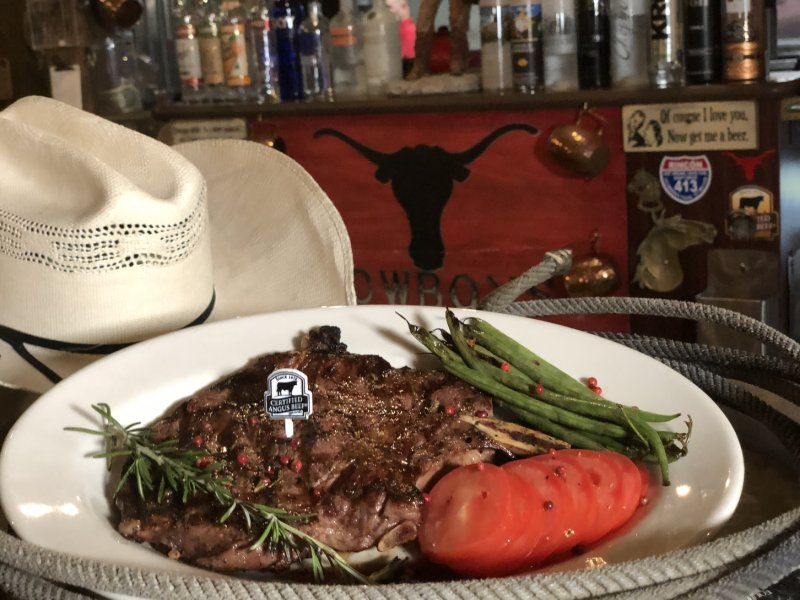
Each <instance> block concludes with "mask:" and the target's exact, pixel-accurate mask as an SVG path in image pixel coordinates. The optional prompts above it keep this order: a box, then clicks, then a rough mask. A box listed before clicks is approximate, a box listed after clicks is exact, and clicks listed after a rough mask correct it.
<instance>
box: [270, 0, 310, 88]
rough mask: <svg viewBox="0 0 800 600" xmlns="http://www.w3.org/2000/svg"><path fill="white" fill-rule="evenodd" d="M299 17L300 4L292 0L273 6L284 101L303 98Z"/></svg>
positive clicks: (280, 0)
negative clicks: (299, 49)
mask: <svg viewBox="0 0 800 600" xmlns="http://www.w3.org/2000/svg"><path fill="white" fill-rule="evenodd" d="M299 19H300V14H299V10H298V6H297V4H296V3H293V2H291V1H290V0H277V2H275V5H274V6H273V7H272V26H273V28H274V31H275V45H276V48H277V51H278V86H279V88H280V97H281V100H282V101H283V102H291V101H294V100H302V98H303V78H302V75H301V73H300V54H299V52H298V48H297V45H298V39H297V38H298V35H297V32H298V30H299V27H300V21H299Z"/></svg>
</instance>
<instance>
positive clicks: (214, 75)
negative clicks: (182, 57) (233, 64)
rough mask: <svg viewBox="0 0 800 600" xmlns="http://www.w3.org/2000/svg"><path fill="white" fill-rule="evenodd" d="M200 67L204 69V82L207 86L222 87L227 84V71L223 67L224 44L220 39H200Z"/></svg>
mask: <svg viewBox="0 0 800 600" xmlns="http://www.w3.org/2000/svg"><path fill="white" fill-rule="evenodd" d="M200 65H201V67H202V69H203V81H204V82H205V83H206V85H222V84H223V83H225V71H224V67H223V66H222V44H221V43H220V41H219V38H218V37H203V36H201V37H200Z"/></svg>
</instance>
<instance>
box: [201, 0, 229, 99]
mask: <svg viewBox="0 0 800 600" xmlns="http://www.w3.org/2000/svg"><path fill="white" fill-rule="evenodd" d="M221 20H222V17H221V15H220V9H219V1H218V0H201V2H200V6H199V10H198V26H197V31H198V36H199V38H200V67H201V70H202V72H203V85H204V86H205V93H204V94H203V99H204V100H209V101H211V102H218V101H221V100H224V99H225V91H226V90H225V70H224V68H223V66H222V41H221V39H220V21H221Z"/></svg>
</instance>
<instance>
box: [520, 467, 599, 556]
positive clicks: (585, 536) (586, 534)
mask: <svg viewBox="0 0 800 600" xmlns="http://www.w3.org/2000/svg"><path fill="white" fill-rule="evenodd" d="M529 460H536V461H540V462H541V463H542V464H544V465H545V466H547V467H548V468H549V469H550V470H551V471H552V472H553V473H554V474H555V475H556V476H558V477H560V478H561V479H562V480H563V481H564V483H566V484H567V488H568V493H569V495H570V496H571V498H572V501H573V509H572V514H571V515H570V518H569V519H568V520H567V523H566V527H567V528H566V530H565V531H564V539H563V540H562V543H561V544H560V545H559V546H557V547H556V550H555V554H559V553H561V552H562V551H566V550H570V549H572V548H573V547H574V546H577V545H578V544H586V543H588V541H589V540H590V539H591V538H592V536H593V535H594V532H595V529H596V527H597V501H596V499H595V494H594V483H593V482H592V478H591V476H590V475H589V472H588V471H586V469H584V468H583V466H582V463H581V459H580V458H578V457H574V456H566V455H564V456H562V453H561V452H555V453H552V452H551V453H548V454H541V455H539V456H534V457H533V458H531V459H529Z"/></svg>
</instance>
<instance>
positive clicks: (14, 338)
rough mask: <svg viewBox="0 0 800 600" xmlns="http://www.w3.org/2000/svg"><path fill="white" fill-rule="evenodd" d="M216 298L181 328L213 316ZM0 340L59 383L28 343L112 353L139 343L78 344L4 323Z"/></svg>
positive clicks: (90, 352)
mask: <svg viewBox="0 0 800 600" xmlns="http://www.w3.org/2000/svg"><path fill="white" fill-rule="evenodd" d="M216 300H217V294H216V291H214V292H212V293H211V301H210V302H209V303H208V306H207V307H206V308H205V309H204V310H203V312H202V313H200V315H199V316H198V317H197V318H196V319H194V320H193V321H192V322H191V323H188V324H187V325H184V326H183V327H181V329H187V328H189V327H193V326H195V325H200V324H201V323H204V322H205V321H207V320H208V317H209V316H211V312H212V311H213V310H214V303H215V302H216ZM0 340H3V341H4V342H6V343H7V344H8V345H9V346H11V348H12V349H13V350H14V351H15V352H16V353H17V354H18V355H19V356H20V358H22V359H23V360H24V361H25V362H27V363H28V364H29V365H30V366H32V367H33V368H34V369H36V370H37V371H39V373H41V374H42V375H44V376H45V377H46V378H47V379H48V381H50V382H51V383H58V382H59V381H61V379H62V377H61V376H60V375H58V374H57V373H56V372H55V371H53V370H52V369H50V368H49V367H48V366H47V365H45V364H44V363H43V362H42V361H40V360H39V359H38V358H36V357H35V356H33V354H31V353H30V352H29V351H28V349H27V348H26V344H29V345H32V346H39V347H40V348H46V349H48V350H57V351H61V352H74V353H76V354H111V353H112V352H116V351H117V350H122V349H123V348H127V347H128V346H132V345H133V344H135V343H137V342H127V343H125V344H77V343H74V342H63V341H60V340H53V339H50V338H44V337H39V336H37V335H31V334H29V333H25V332H22V331H19V330H17V329H12V328H11V327H5V326H4V325H0Z"/></svg>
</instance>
